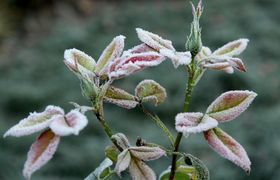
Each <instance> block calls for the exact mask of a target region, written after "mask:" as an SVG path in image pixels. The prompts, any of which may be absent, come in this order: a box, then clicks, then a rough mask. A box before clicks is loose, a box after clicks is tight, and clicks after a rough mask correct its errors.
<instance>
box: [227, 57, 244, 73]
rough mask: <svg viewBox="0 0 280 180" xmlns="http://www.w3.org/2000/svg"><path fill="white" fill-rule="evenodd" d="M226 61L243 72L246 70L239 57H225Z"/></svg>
mask: <svg viewBox="0 0 280 180" xmlns="http://www.w3.org/2000/svg"><path fill="white" fill-rule="evenodd" d="M227 62H228V63H229V64H230V65H231V66H232V67H235V68H236V69H238V70H240V71H243V72H246V70H245V66H244V64H243V62H242V60H241V59H239V58H228V59H227Z"/></svg>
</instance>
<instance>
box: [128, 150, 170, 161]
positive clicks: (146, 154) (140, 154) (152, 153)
mask: <svg viewBox="0 0 280 180" xmlns="http://www.w3.org/2000/svg"><path fill="white" fill-rule="evenodd" d="M129 151H130V153H131V154H132V155H133V156H135V157H137V158H139V159H142V160H144V161H150V160H154V159H158V158H160V157H161V156H163V155H166V152H165V151H164V150H162V149H160V148H159V147H145V146H139V147H130V148H129Z"/></svg>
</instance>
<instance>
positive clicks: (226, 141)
mask: <svg viewBox="0 0 280 180" xmlns="http://www.w3.org/2000/svg"><path fill="white" fill-rule="evenodd" d="M204 136H205V139H206V141H207V143H208V144H209V146H210V147H212V148H213V149H214V150H215V151H216V152H217V153H218V154H220V155H221V156H222V157H224V158H226V159H228V160H230V161H232V162H233V163H234V164H236V165H237V166H240V167H241V168H243V169H244V170H245V171H246V173H247V174H249V173H250V169H251V168H250V165H251V162H250V159H249V157H248V155H247V153H246V151H245V149H244V148H243V147H242V146H241V145H240V144H239V143H238V142H237V141H236V140H234V139H233V138H232V137H231V136H229V135H228V134H227V133H225V132H224V131H222V130H221V129H220V128H218V127H215V128H213V129H210V130H208V131H205V132H204Z"/></svg>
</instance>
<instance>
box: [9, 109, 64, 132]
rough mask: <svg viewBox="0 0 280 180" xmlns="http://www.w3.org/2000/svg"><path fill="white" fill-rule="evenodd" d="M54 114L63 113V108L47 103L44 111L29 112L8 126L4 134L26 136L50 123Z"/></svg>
mask: <svg viewBox="0 0 280 180" xmlns="http://www.w3.org/2000/svg"><path fill="white" fill-rule="evenodd" d="M56 115H61V116H63V115H64V110H63V109H61V108H60V107H57V106H52V105H49V106H47V107H46V109H45V111H44V112H41V113H36V112H34V113H30V115H29V116H28V117H27V118H25V119H23V120H21V121H20V122H19V123H18V124H16V125H14V126H13V127H12V128H10V129H9V130H8V131H7V132H6V133H5V134H4V137H6V136H15V137H20V136H26V135H29V134H32V133H35V132H38V131H41V130H43V129H45V128H47V127H49V125H50V124H51V123H52V121H53V120H54V119H55V116H56Z"/></svg>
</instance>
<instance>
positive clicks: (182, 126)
mask: <svg viewBox="0 0 280 180" xmlns="http://www.w3.org/2000/svg"><path fill="white" fill-rule="evenodd" d="M175 120H176V123H175V125H176V130H177V131H178V132H182V133H183V134H184V136H186V137H187V136H188V134H189V133H199V132H203V131H207V130H209V129H212V128H214V127H216V126H217V125H218V122H217V121H216V120H215V119H213V118H211V117H209V116H208V115H204V116H203V114H202V113H180V114H178V115H177V116H176V117H175Z"/></svg>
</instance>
